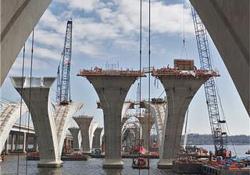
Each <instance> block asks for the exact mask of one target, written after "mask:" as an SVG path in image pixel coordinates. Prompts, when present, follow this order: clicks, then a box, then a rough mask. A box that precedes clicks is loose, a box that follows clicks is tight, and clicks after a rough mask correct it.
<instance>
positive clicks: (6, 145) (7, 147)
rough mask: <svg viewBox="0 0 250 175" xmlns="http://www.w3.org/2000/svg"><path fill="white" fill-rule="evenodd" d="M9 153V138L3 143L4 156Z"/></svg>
mask: <svg viewBox="0 0 250 175" xmlns="http://www.w3.org/2000/svg"><path fill="white" fill-rule="evenodd" d="M8 153H9V137H8V138H7V140H6V142H5V154H8Z"/></svg>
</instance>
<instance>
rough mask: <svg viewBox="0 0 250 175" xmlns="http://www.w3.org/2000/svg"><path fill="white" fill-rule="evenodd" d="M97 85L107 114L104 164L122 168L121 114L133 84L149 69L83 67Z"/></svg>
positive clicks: (91, 80) (83, 73) (83, 72)
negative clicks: (92, 68)
mask: <svg viewBox="0 0 250 175" xmlns="http://www.w3.org/2000/svg"><path fill="white" fill-rule="evenodd" d="M78 76H82V77H86V78H87V79H88V80H89V82H90V83H91V84H92V85H93V87H94V88H95V90H96V92H97V94H98V97H99V99H100V106H101V108H102V109H103V114H104V131H105V135H104V136H105V160H104V162H103V168H111V169H112V168H122V167H123V162H122V158H121V115H122V108H123V104H124V101H125V98H126V96H127V93H128V91H129V89H130V86H131V85H132V84H133V83H134V82H135V80H136V79H137V78H138V77H144V76H145V73H144V72H141V71H133V70H128V69H127V70H102V69H101V68H98V67H96V68H95V69H94V70H80V73H79V74H78Z"/></svg>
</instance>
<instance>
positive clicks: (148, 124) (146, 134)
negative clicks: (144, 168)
mask: <svg viewBox="0 0 250 175" xmlns="http://www.w3.org/2000/svg"><path fill="white" fill-rule="evenodd" d="M138 120H139V122H140V124H141V128H142V139H143V144H142V145H143V146H144V148H146V149H147V150H149V149H150V147H149V144H148V143H149V138H150V131H151V128H152V126H153V124H154V121H153V118H152V117H151V115H150V116H149V113H144V114H143V117H138Z"/></svg>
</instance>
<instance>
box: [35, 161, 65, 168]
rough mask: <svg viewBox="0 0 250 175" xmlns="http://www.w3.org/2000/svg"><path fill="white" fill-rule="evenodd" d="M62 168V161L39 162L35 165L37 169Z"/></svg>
mask: <svg viewBox="0 0 250 175" xmlns="http://www.w3.org/2000/svg"><path fill="white" fill-rule="evenodd" d="M62 166H63V161H56V162H55V161H47V160H46V161H40V162H39V163H38V164H37V167H38V168H60V167H62Z"/></svg>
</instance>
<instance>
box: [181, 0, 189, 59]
mask: <svg viewBox="0 0 250 175" xmlns="http://www.w3.org/2000/svg"><path fill="white" fill-rule="evenodd" d="M184 10H185V2H184V0H182V49H181V56H180V58H182V57H184V56H185V57H186V58H188V53H187V47H186V35H185V22H184Z"/></svg>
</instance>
